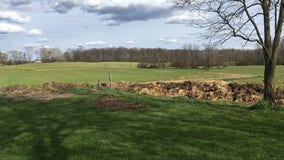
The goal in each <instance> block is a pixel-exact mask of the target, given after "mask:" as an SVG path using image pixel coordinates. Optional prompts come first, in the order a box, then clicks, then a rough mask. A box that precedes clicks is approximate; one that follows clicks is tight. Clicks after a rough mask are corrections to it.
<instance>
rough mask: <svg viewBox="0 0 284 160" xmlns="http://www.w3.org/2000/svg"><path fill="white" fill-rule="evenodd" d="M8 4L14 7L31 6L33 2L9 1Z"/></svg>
mask: <svg viewBox="0 0 284 160" xmlns="http://www.w3.org/2000/svg"><path fill="white" fill-rule="evenodd" d="M8 3H10V4H11V5H14V6H19V5H25V4H30V3H31V0H8Z"/></svg>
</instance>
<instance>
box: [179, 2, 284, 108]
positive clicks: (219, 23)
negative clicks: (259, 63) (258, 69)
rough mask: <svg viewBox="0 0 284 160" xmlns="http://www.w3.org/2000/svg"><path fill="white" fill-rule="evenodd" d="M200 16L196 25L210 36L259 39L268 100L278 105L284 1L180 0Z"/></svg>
mask: <svg viewBox="0 0 284 160" xmlns="http://www.w3.org/2000/svg"><path fill="white" fill-rule="evenodd" d="M175 2H176V5H177V6H178V7H186V9H188V10H189V11H191V12H195V13H198V14H199V15H200V20H199V21H194V22H193V24H194V25H197V26H198V27H202V28H206V29H207V30H208V33H209V34H208V35H209V36H208V37H209V38H210V39H217V41H215V42H219V43H224V42H225V41H227V40H228V39H230V38H232V37H238V38H240V39H242V40H244V41H245V42H246V43H247V42H255V43H257V44H259V45H260V46H261V47H262V50H263V55H264V61H265V62H264V64H265V71H264V96H263V97H264V99H265V100H268V101H269V102H270V104H272V105H275V88H274V86H273V81H274V74H275V68H276V62H277V54H278V49H279V45H280V37H281V32H282V26H283V18H284V0H176V1H175Z"/></svg>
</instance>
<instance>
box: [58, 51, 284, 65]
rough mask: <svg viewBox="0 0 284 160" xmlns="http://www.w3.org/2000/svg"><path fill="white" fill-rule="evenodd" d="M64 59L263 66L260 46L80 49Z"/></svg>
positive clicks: (282, 60)
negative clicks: (254, 47) (243, 48)
mask: <svg viewBox="0 0 284 160" xmlns="http://www.w3.org/2000/svg"><path fill="white" fill-rule="evenodd" d="M63 59H64V60H65V61H73V62H113V61H115V62H139V67H141V68H163V67H175V68H198V67H203V68H210V67H221V66H227V65H262V64H263V63H264V60H263V54H262V50H261V49H255V50H236V49H222V50H217V49H205V50H199V49H175V50H167V49H161V48H154V49H152V48H147V49H145V48H142V49H136V48H131V49H128V48H104V49H89V50H80V49H78V50H70V51H66V52H65V53H64V55H63ZM278 64H282V65H284V48H283V50H281V52H280V54H279V58H278Z"/></svg>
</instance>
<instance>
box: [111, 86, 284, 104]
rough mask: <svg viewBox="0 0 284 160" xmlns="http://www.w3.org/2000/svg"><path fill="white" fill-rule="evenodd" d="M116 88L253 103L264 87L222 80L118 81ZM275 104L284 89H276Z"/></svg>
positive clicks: (281, 99) (280, 101)
mask: <svg viewBox="0 0 284 160" xmlns="http://www.w3.org/2000/svg"><path fill="white" fill-rule="evenodd" d="M117 88H119V89H122V90H127V91H134V92H138V93H144V94H150V95H155V96H187V97H189V98H197V99H207V100H212V101H217V100H224V101H230V102H237V103H245V104H254V103H256V102H257V101H259V100H260V99H261V98H262V95H263V91H264V87H263V85H260V84H239V83H236V82H232V83H228V82H224V81H213V82H191V81H185V82H183V83H174V82H170V83H164V82H156V83H148V84H129V83H126V82H120V83H118V84H117ZM276 100H277V104H279V105H284V89H280V88H277V89H276Z"/></svg>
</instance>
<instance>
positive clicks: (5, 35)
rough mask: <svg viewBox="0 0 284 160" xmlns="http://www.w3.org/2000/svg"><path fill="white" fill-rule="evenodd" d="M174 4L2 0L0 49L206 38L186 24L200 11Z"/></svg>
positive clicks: (170, 44)
mask: <svg viewBox="0 0 284 160" xmlns="http://www.w3.org/2000/svg"><path fill="white" fill-rule="evenodd" d="M172 5H173V4H172V3H169V0H0V51H9V50H14V49H16V50H22V49H23V48H24V47H25V46H34V47H58V48H60V49H62V50H66V49H68V48H77V47H78V46H84V47H85V48H94V47H100V48H101V47H119V46H123V47H145V48H155V47H161V48H168V49H172V48H182V47H183V46H184V45H185V44H192V45H198V46H201V45H202V44H204V41H203V40H202V39H203V33H204V31H202V30H200V29H196V28H191V27H189V26H188V25H187V24H188V21H189V20H195V19H198V15H194V14H191V13H188V12H186V11H185V10H178V9H173V7H172ZM223 47H224V48H241V47H242V43H241V42H239V41H235V40H234V41H230V42H228V43H226V44H224V45H223Z"/></svg>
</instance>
